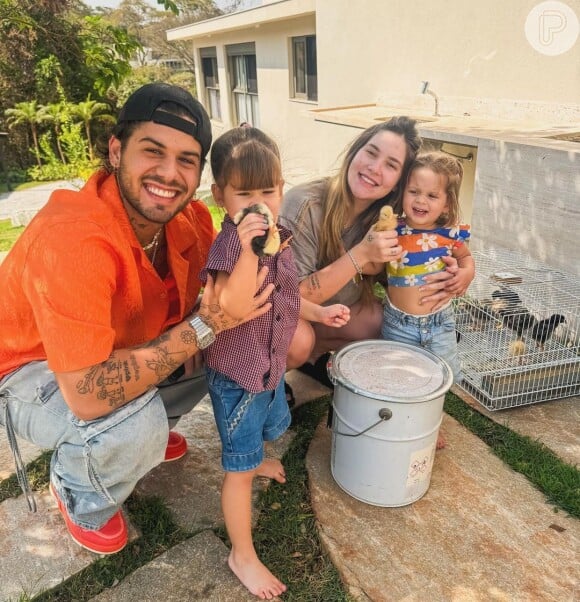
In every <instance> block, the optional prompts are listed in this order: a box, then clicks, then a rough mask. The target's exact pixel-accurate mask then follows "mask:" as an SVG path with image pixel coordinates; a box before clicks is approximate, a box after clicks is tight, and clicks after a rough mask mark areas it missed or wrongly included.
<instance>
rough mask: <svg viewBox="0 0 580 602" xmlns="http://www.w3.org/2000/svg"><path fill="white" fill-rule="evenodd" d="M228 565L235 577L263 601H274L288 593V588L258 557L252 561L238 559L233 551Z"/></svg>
mask: <svg viewBox="0 0 580 602" xmlns="http://www.w3.org/2000/svg"><path fill="white" fill-rule="evenodd" d="M228 565H229V567H230V569H231V570H232V572H233V573H234V575H235V576H236V577H237V578H238V579H239V580H240V581H241V582H242V583H243V584H244V585H245V587H247V588H248V590H250V592H251V593H252V594H254V595H255V596H258V598H260V599H261V600H272V598H275V597H276V596H279V595H280V594H283V593H284V592H285V591H286V586H285V585H284V584H283V583H282V582H281V581H280V580H279V579H277V578H276V577H274V575H272V573H271V572H270V571H269V570H268V568H267V567H266V566H265V565H264V564H262V562H260V560H259V559H258V557H257V556H255V557H254V558H251V559H241V560H240V559H238V560H237V561H236V559H235V558H234V552H233V551H232V552H231V553H230V555H229V557H228Z"/></svg>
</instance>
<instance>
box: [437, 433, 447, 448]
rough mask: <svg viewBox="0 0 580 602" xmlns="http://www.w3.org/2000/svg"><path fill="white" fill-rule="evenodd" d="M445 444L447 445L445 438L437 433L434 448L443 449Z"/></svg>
mask: <svg viewBox="0 0 580 602" xmlns="http://www.w3.org/2000/svg"><path fill="white" fill-rule="evenodd" d="M446 446H447V440H446V439H445V437H444V436H443V435H442V434H441V433H439V434H438V435H437V444H436V445H435V449H443V448H444V447H446Z"/></svg>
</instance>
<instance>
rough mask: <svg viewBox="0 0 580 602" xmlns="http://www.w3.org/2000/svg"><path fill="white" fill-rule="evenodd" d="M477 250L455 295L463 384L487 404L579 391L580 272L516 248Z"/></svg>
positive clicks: (489, 406)
mask: <svg viewBox="0 0 580 602" xmlns="http://www.w3.org/2000/svg"><path fill="white" fill-rule="evenodd" d="M473 256H474V260H475V267H476V276H475V278H474V280H473V282H472V283H471V286H470V287H469V290H468V292H467V294H466V295H465V296H464V297H462V298H461V299H457V300H456V301H455V319H456V324H457V338H458V340H459V343H458V351H459V357H460V360H461V365H462V374H463V380H462V381H461V382H460V383H458V385H459V387H460V388H461V389H463V390H464V391H466V392H467V393H469V394H470V395H472V396H473V397H474V398H475V399H476V400H477V401H478V402H479V403H481V404H482V405H483V406H485V407H486V408H487V409H488V410H502V409H506V408H512V407H516V406H522V405H528V404H532V403H538V402H540V401H547V400H550V399H560V398H563V397H570V396H573V395H578V394H579V393H580V284H579V283H578V278H577V277H573V276H572V275H570V274H565V273H563V272H561V271H559V270H557V269H554V268H552V267H549V266H547V265H545V264H542V263H539V262H538V261H535V260H533V259H530V258H529V257H525V256H523V255H521V254H519V253H516V252H512V251H507V250H498V249H494V250H489V251H486V252H474V253H473Z"/></svg>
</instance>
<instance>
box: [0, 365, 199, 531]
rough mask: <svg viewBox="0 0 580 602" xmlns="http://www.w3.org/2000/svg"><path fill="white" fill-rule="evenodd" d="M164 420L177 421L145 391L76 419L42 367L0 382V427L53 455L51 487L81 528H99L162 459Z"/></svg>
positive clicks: (166, 429)
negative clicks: (109, 408)
mask: <svg viewBox="0 0 580 602" xmlns="http://www.w3.org/2000/svg"><path fill="white" fill-rule="evenodd" d="M206 391H207V388H206V387H205V385H204V387H202V390H201V391H200V392H199V395H201V396H200V397H199V398H198V399H195V398H193V396H192V398H191V403H190V404H189V410H191V409H192V408H193V406H194V405H195V404H196V403H197V402H198V401H199V400H200V399H201V397H203V394H205V392H206ZM184 409H185V408H183V407H180V408H179V411H181V412H182V413H185V412H184ZM168 413H169V415H170V416H176V414H175V413H174V411H172V410H171V409H168V408H166V406H165V405H164V400H163V398H162V396H161V394H160V392H159V390H158V389H156V388H152V389H150V390H148V391H147V392H146V393H144V394H143V395H141V396H140V397H137V398H136V399H134V400H133V401H131V402H129V403H127V404H126V405H124V406H122V407H120V408H118V409H117V410H115V411H114V412H112V413H111V414H109V415H107V416H103V417H102V418H97V419H95V420H80V419H79V418H77V417H76V416H75V415H74V414H73V413H72V412H71V411H70V409H69V407H68V405H67V404H66V402H65V401H64V399H63V397H62V394H61V392H60V389H59V388H58V384H57V382H56V380H55V377H54V374H53V373H52V372H51V371H50V370H49V368H48V366H47V363H46V362H44V361H40V362H31V363H29V364H25V365H24V366H21V367H20V368H19V369H17V370H15V371H14V372H12V373H10V374H8V375H7V376H5V377H4V378H3V379H2V380H1V381H0V424H2V425H4V426H7V425H6V424H5V423H6V422H7V421H8V420H9V421H10V422H11V424H12V426H13V428H14V432H15V433H16V435H18V436H19V437H22V438H24V439H27V440H28V441H31V442H32V443H34V444H35V445H38V446H39V447H42V448H45V449H54V450H55V451H54V454H53V456H52V460H51V465H50V479H51V482H52V485H53V487H54V489H55V490H56V492H57V494H58V496H59V498H60V499H61V500H62V501H63V502H64V503H65V504H66V507H67V510H68V513H69V516H70V518H71V519H72V521H73V522H74V523H76V524H78V525H80V526H81V527H83V528H85V529H99V528H100V527H102V526H103V525H104V524H105V523H106V522H107V521H108V520H109V519H110V518H111V517H112V516H113V515H114V514H115V513H116V512H117V511H118V510H119V508H120V507H121V505H122V504H123V502H124V501H125V500H126V499H127V497H129V495H130V494H131V492H132V491H133V489H134V488H135V485H136V484H137V481H139V479H141V478H142V477H143V476H144V475H145V474H147V473H148V472H149V471H150V470H151V469H152V468H154V467H155V466H157V464H159V463H161V462H162V461H163V460H164V455H165V448H166V447H167V438H168V434H169V424H168V417H167V416H168ZM9 440H10V437H9Z"/></svg>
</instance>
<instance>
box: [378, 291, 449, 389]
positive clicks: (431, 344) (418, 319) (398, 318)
mask: <svg viewBox="0 0 580 602" xmlns="http://www.w3.org/2000/svg"><path fill="white" fill-rule="evenodd" d="M381 336H382V337H383V339H385V340H386V341H398V342H400V343H407V344H409V345H414V346H415V347H424V348H425V349H428V350H429V351H432V352H433V353H434V354H435V355H438V356H439V357H440V358H441V359H443V360H445V361H446V362H447V363H448V364H449V367H450V368H451V370H452V372H453V379H454V381H455V382H459V381H460V380H461V367H460V363H459V356H458V353H457V339H456V335H455V316H454V313H453V306H452V305H449V306H448V307H445V308H443V309H441V310H440V311H438V312H435V313H433V314H428V315H425V316H415V315H411V314H407V313H405V312H404V311H401V310H400V309H397V308H396V307H393V305H391V303H390V301H389V299H388V297H385V304H384V309H383V326H382V328H381Z"/></svg>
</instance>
